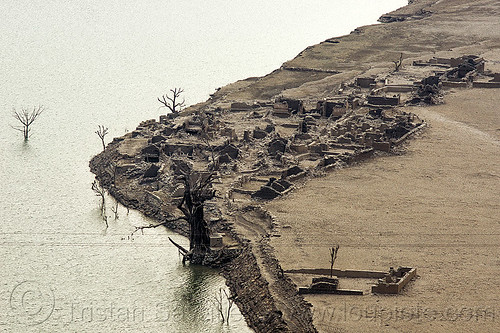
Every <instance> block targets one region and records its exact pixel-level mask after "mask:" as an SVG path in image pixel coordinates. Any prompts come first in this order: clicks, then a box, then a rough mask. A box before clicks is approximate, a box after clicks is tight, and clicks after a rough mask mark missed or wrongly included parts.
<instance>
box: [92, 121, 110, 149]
mask: <svg viewBox="0 0 500 333" xmlns="http://www.w3.org/2000/svg"><path fill="white" fill-rule="evenodd" d="M98 127H99V129H98V130H97V131H95V134H97V136H98V137H99V139H101V143H102V150H105V149H106V144H105V142H104V137H105V136H106V135H107V134H108V128H107V127H104V125H99V126H98Z"/></svg>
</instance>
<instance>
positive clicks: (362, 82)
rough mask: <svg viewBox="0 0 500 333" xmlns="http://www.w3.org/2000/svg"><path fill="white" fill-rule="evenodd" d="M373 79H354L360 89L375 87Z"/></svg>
mask: <svg viewBox="0 0 500 333" xmlns="http://www.w3.org/2000/svg"><path fill="white" fill-rule="evenodd" d="M375 84H376V82H375V79H374V78H371V77H358V78H356V85H357V86H358V87H360V88H370V87H371V85H375Z"/></svg>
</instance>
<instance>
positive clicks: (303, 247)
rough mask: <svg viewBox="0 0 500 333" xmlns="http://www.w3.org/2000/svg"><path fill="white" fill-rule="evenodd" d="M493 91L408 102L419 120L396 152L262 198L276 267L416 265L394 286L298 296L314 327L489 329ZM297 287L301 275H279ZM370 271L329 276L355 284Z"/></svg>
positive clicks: (492, 323) (495, 255)
mask: <svg viewBox="0 0 500 333" xmlns="http://www.w3.org/2000/svg"><path fill="white" fill-rule="evenodd" d="M497 94H498V92H497V90H496V89H494V90H483V89H481V90H477V89H474V90H459V91H453V92H451V93H450V94H448V96H446V97H445V99H446V104H444V105H439V106H433V107H425V108H411V109H410V110H409V111H411V112H414V113H416V114H418V115H419V116H420V117H421V118H422V119H426V121H427V122H428V124H429V127H428V128H427V129H426V130H425V131H424V132H423V133H421V134H420V135H419V138H418V139H416V140H413V141H411V142H410V143H409V144H408V146H407V148H406V152H405V153H404V154H403V155H400V156H385V157H379V158H376V159H373V160H370V161H367V162H365V163H361V164H358V165H356V166H353V167H349V168H346V169H342V170H337V171H335V172H333V173H330V174H328V175H327V176H325V177H322V178H317V179H314V180H312V181H310V182H309V183H308V184H307V185H306V186H305V187H303V188H302V189H300V190H297V191H296V192H294V193H293V194H292V195H290V196H288V197H286V198H283V199H280V200H275V201H273V202H271V203H269V204H268V205H267V208H268V209H269V211H270V212H271V214H273V215H274V216H276V218H277V220H278V222H279V223H280V224H281V225H282V226H283V225H288V226H290V228H282V230H281V231H280V234H281V237H279V238H273V239H272V242H271V244H272V246H273V247H274V248H275V252H276V256H277V258H278V260H279V261H280V263H281V266H282V267H283V269H284V270H287V269H298V268H328V267H329V256H328V248H329V247H330V246H331V245H332V244H340V252H339V256H338V258H337V262H336V267H337V268H340V269H371V270H385V269H388V268H389V267H390V266H398V265H402V266H411V267H417V268H418V275H419V277H418V278H417V279H416V280H415V281H414V282H412V283H410V285H409V286H408V287H407V288H406V289H405V290H404V292H403V294H402V295H398V296H381V295H373V294H369V293H367V294H366V295H364V296H361V297H359V296H341V295H308V296H306V297H305V298H306V300H307V301H309V302H311V303H312V304H313V315H314V324H315V326H316V328H317V329H318V330H319V331H320V332H339V331H340V332H344V331H345V332H359V331H361V330H366V329H367V328H368V329H369V330H370V331H384V332H391V331H394V332H449V331H451V332H453V331H462V332H480V331H483V332H493V331H496V330H497V329H498V325H499V324H498V322H499V320H500V313H498V311H499V305H500V302H499V300H498V299H499V292H498V289H497V288H498V285H500V277H499V276H500V260H499V255H500V202H499V198H500V140H499V139H500V113H499V112H498V106H497V101H498V97H497ZM290 276H291V277H292V279H293V280H294V282H295V283H296V284H297V285H306V284H308V283H310V278H311V276H306V275H297V274H290ZM373 282H374V281H367V280H362V279H359V280H354V279H351V280H350V281H349V280H346V279H341V281H340V283H341V284H344V286H349V287H354V288H356V289H364V290H365V291H367V292H368V290H369V285H370V284H371V283H373Z"/></svg>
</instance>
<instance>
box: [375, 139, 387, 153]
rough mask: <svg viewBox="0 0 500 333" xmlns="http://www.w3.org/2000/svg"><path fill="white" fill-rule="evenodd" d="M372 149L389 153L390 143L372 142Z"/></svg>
mask: <svg viewBox="0 0 500 333" xmlns="http://www.w3.org/2000/svg"><path fill="white" fill-rule="evenodd" d="M372 147H373V149H375V150H381V151H385V152H389V151H390V150H391V143H390V142H388V141H382V142H380V141H373V144H372Z"/></svg>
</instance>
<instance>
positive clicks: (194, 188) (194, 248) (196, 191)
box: [134, 173, 215, 263]
mask: <svg viewBox="0 0 500 333" xmlns="http://www.w3.org/2000/svg"><path fill="white" fill-rule="evenodd" d="M181 180H182V182H183V183H184V196H183V198H182V200H181V202H180V203H179V204H178V205H177V208H178V209H179V210H180V211H181V212H182V213H183V216H179V217H177V218H174V219H172V220H167V221H165V222H163V223H160V224H150V225H148V226H141V227H136V230H135V231H134V233H135V232H136V231H138V230H143V229H147V228H157V227H159V226H161V225H167V224H169V223H171V222H174V221H177V220H185V221H187V222H188V224H189V250H187V249H185V248H184V247H182V246H180V245H179V244H177V243H176V242H174V241H173V240H172V239H170V238H169V239H170V241H171V242H172V244H174V245H175V246H176V247H177V248H178V249H179V251H180V252H181V253H182V254H183V255H184V260H183V261H185V260H191V261H195V262H197V263H198V262H199V261H200V262H201V261H202V259H203V257H204V254H205V253H207V252H208V251H209V247H210V229H209V227H208V224H207V221H206V220H205V214H204V205H205V201H207V200H210V199H212V198H214V197H215V190H213V189H212V181H213V174H212V173H193V174H185V175H183V176H182V178H181Z"/></svg>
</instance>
